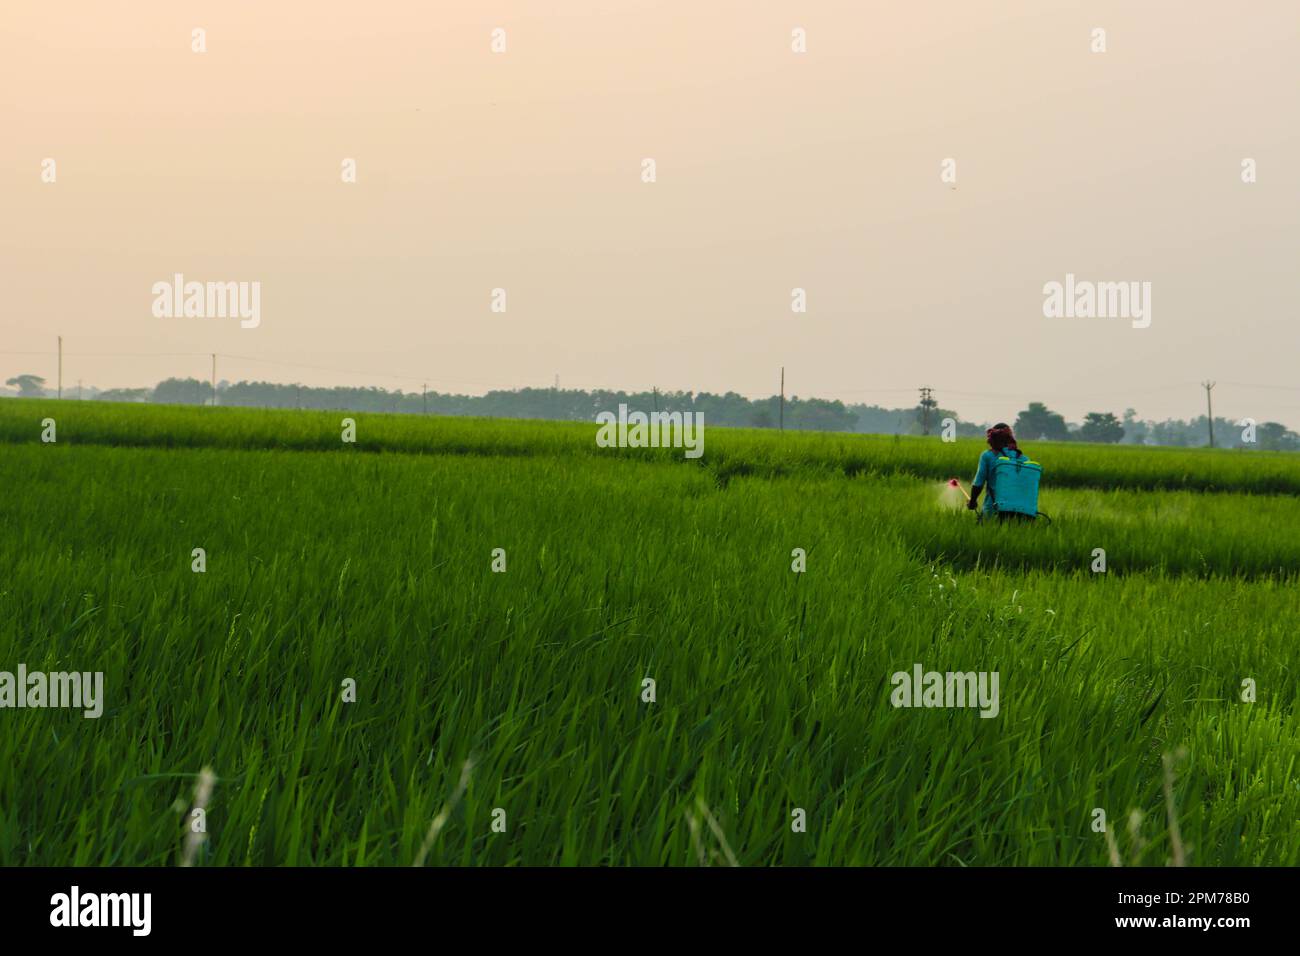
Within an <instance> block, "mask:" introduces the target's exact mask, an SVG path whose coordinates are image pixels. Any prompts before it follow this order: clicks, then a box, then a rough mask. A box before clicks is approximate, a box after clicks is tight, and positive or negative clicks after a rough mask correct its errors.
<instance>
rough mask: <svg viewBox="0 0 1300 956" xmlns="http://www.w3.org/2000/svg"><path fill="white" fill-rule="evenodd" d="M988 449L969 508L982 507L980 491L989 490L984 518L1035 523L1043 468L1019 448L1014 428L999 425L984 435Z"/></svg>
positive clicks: (969, 501) (972, 492) (984, 453)
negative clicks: (992, 516)
mask: <svg viewBox="0 0 1300 956" xmlns="http://www.w3.org/2000/svg"><path fill="white" fill-rule="evenodd" d="M984 434H985V437H987V438H988V443H989V450H988V451H986V452H983V453H982V454H981V455H980V462H979V468H978V470H976V472H975V480H974V481H972V482H971V489H970V499H969V500H968V501H967V502H966V507H967V508H969V509H970V510H971V511H974V510H975V509H976V508H977V507H979V498H980V492H981V491H983V490H984V489H985V488H988V492H989V493H988V495H987V496H986V497H985V499H984V511H983V514H982V517H985V518H987V517H989V516H990V515H997V518H998V521H1007V520H1017V521H1033V520H1034V517H1035V515H1036V514H1037V512H1038V476H1039V474H1041V472H1042V469H1041V467H1040V466H1039V465H1038V464H1037V463H1035V462H1031V461H1030V460H1029V458H1028V456H1026V455H1025V454H1024V453H1023V452H1022V451H1021V450H1020V449H1019V447H1017V445H1016V436H1015V435H1013V434H1011V426H1010V425H1008V424H1007V423H1006V422H998V423H997V424H996V425H994V426H993V427H992V428H990V429H989V430H988V431H986V432H985V433H984Z"/></svg>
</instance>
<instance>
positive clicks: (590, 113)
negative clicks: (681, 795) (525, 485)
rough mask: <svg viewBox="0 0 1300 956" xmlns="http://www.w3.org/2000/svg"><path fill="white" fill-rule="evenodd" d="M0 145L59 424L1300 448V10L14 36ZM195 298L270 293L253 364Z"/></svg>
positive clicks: (483, 11) (92, 18) (802, 6)
mask: <svg viewBox="0 0 1300 956" xmlns="http://www.w3.org/2000/svg"><path fill="white" fill-rule="evenodd" d="M196 27H197V28H202V29H204V30H205V31H206V46H207V52H205V53H195V52H193V51H192V49H191V46H192V30H193V29H194V28H196ZM497 27H500V28H503V29H504V30H505V31H506V32H505V39H506V51H505V52H504V53H493V52H492V49H491V44H492V31H493V29H494V28H497ZM797 27H799V28H803V29H804V30H806V36H807V41H806V42H807V52H806V53H804V54H798V53H795V52H793V51H792V49H791V45H792V30H794V29H795V28H797ZM1095 27H1101V28H1104V29H1105V31H1106V34H1105V42H1106V48H1107V49H1106V52H1104V53H1094V52H1092V51H1091V46H1092V44H1093V37H1092V31H1093V29H1094V28H1095ZM0 129H2V130H3V134H2V136H0V217H2V221H3V229H2V230H0V272H2V275H3V288H4V290H5V293H6V294H5V296H4V302H3V311H2V312H0V376H2V378H8V377H9V376H10V375H14V374H17V373H20V372H35V373H38V374H44V375H45V376H46V377H47V379H49V380H50V382H51V383H53V380H54V376H55V363H54V360H53V356H52V354H45V353H52V351H53V349H54V346H55V336H56V335H58V334H62V335H63V336H64V340H65V344H64V347H65V350H66V353H67V354H66V356H65V359H64V384H65V387H67V386H69V384H75V382H76V380H77V379H78V378H81V379H84V380H85V381H86V382H87V383H94V384H96V385H99V386H101V387H108V386H128V385H151V384H153V383H154V382H156V381H157V380H158V379H160V378H162V377H165V376H168V375H195V376H198V377H206V376H207V375H208V373H209V368H210V362H209V359H208V358H207V357H206V353H209V352H218V353H222V354H223V356H242V358H226V357H223V358H221V359H220V360H219V362H220V364H219V368H218V374H219V376H220V377H221V378H226V379H231V380H235V379H239V378H264V379H269V380H272V381H284V382H292V381H300V382H303V383H309V384H322V385H323V384H374V385H383V386H386V387H390V388H391V387H403V388H405V389H407V390H411V389H414V390H417V391H418V390H419V388H420V385H421V383H422V382H425V381H427V382H428V383H429V387H430V388H431V389H436V390H439V391H460V392H470V393H481V392H483V391H486V390H487V389H489V388H493V387H516V386H522V385H550V384H552V382H553V380H554V376H555V375H556V374H558V375H559V376H560V382H561V385H562V386H573V387H612V388H627V389H640V388H645V387H649V386H651V385H656V384H657V385H658V386H659V387H660V388H664V389H675V388H691V389H707V390H710V391H725V390H728V389H732V390H735V391H739V392H742V393H744V394H747V395H751V396H757V395H768V394H772V393H774V392H775V390H776V387H777V383H778V375H779V368H780V366H782V365H784V366H785V367H786V383H787V392H789V393H795V394H799V395H805V396H808V395H816V396H822V397H833V398H841V399H844V400H846V401H868V402H875V403H879V404H884V405H891V406H892V405H901V404H911V403H914V401H915V398H916V391H915V389H916V387H917V386H919V385H931V386H933V387H934V388H935V390H936V397H937V398H938V399H939V400H940V402H941V404H943V405H944V406H945V407H955V408H956V409H957V410H958V411H960V412H961V413H962V414H963V415H964V416H966V417H969V418H973V419H976V420H981V419H995V418H1007V419H1010V418H1012V417H1014V415H1015V413H1016V411H1018V410H1019V409H1020V408H1021V407H1023V405H1024V403H1025V402H1026V401H1027V400H1029V399H1044V400H1046V401H1048V403H1049V404H1051V405H1052V406H1053V407H1056V408H1058V410H1060V411H1062V412H1064V413H1065V414H1066V416H1067V417H1069V418H1071V419H1078V418H1079V417H1081V416H1082V414H1083V413H1084V412H1086V411H1090V410H1103V411H1115V412H1116V413H1119V412H1122V411H1123V409H1124V407H1125V406H1128V405H1132V406H1135V407H1136V408H1137V410H1138V412H1139V413H1140V414H1141V415H1142V416H1144V417H1156V418H1163V417H1166V416H1171V415H1172V416H1179V417H1187V416H1191V415H1195V414H1199V413H1200V412H1202V411H1203V409H1204V393H1203V391H1202V390H1201V389H1200V388H1199V385H1198V383H1199V381H1200V380H1201V379H1203V378H1212V379H1216V380H1217V381H1218V382H1219V385H1218V388H1217V389H1216V390H1215V392H1214V396H1215V411H1216V412H1217V413H1222V414H1225V415H1231V416H1246V415H1249V416H1252V417H1255V418H1258V419H1259V420H1265V419H1279V420H1281V421H1284V422H1287V423H1288V424H1291V425H1293V426H1295V425H1297V424H1300V376H1297V375H1296V371H1297V367H1298V363H1297V357H1298V354H1300V353H1298V350H1297V344H1300V291H1297V263H1298V261H1300V258H1298V255H1297V254H1298V253H1300V4H1297V3H1296V2H1294V0H1285V2H1284V0H1267V2H1258V3H1251V4H1246V5H1242V4H1230V3H1225V2H1197V3H1188V2H1185V0H1168V2H1164V0H1144V2H1140V3H1136V2H1132V0H1123V2H1119V0H1117V2H1097V0H1090V2H1052V0H1023V2H1022V0H998V2H997V3H992V4H973V3H970V2H969V0H961V2H927V0H917V2H908V3H903V2H896V3H880V4H867V3H863V2H861V0H852V2H849V0H846V2H818V3H809V2H779V0H767V2H762V3H757V2H753V0H737V2H720V0H708V2H701V3H689V4H688V3H686V2H684V0H683V2H666V0H555V2H553V3H545V4H542V3H537V2H535V0H530V2H523V0H512V2H500V3H491V2H485V0H473V2H471V0H439V2H435V0H424V2H386V0H378V2H369V3H344V2H331V0H310V2H308V0H292V2H291V0H275V2H269V0H256V2H232V0H222V2H220V3H216V2H208V3H200V2H178V0H148V2H146V0H133V2H131V3H120V4H119V3H105V2H102V0H85V2H72V3H68V2H59V3H52V2H50V0H4V4H3V11H2V12H0ZM949 157H951V158H953V159H955V160H956V172H957V181H956V184H955V185H956V188H953V187H952V185H950V184H947V183H944V182H942V181H941V179H940V172H941V166H940V164H941V163H942V161H943V160H944V159H946V158H949ZM47 158H52V159H54V160H55V162H56V164H57V167H56V169H57V180H56V182H54V183H45V182H42V179H41V174H42V161H43V160H45V159H47ZM345 158H354V159H355V160H356V164H357V182H356V183H355V184H348V183H344V182H343V181H342V177H341V164H342V163H343V160H344V159H345ZM645 158H653V159H654V160H655V163H656V173H657V181H656V182H654V183H645V182H642V160H643V159H645ZM1245 158H1252V159H1254V160H1255V161H1256V163H1257V170H1258V172H1257V176H1258V181H1257V182H1255V183H1253V184H1246V183H1243V182H1242V160H1243V159H1245ZM177 272H179V273H183V274H184V276H185V277H186V279H187V280H198V281H209V280H212V281H216V280H220V281H247V282H253V281H256V282H260V283H261V324H260V326H259V327H258V328H255V329H241V328H240V325H239V322H238V320H236V319H201V318H156V317H155V316H154V315H153V312H152V304H153V294H152V292H151V288H152V286H153V284H154V283H155V282H159V281H167V280H170V279H171V277H172V275H173V274H174V273H177ZM1067 273H1073V274H1074V275H1075V276H1076V277H1078V278H1079V279H1080V280H1091V281H1139V282H1143V281H1145V282H1150V283H1151V287H1152V293H1151V325H1150V327H1149V328H1145V329H1135V328H1133V327H1132V324H1131V322H1129V321H1128V320H1127V319H1123V318H1109V319H1100V318H1091V319H1083V318H1056V319H1049V318H1045V317H1044V315H1043V301H1044V295H1043V286H1044V284H1045V283H1047V282H1051V281H1054V280H1055V281H1064V279H1065V276H1066V274H1067ZM498 287H500V288H505V289H506V290H507V300H506V301H507V311H506V312H505V313H504V314H497V313H493V312H492V311H490V309H489V304H490V299H491V292H492V289H494V288H498ZM796 287H799V288H803V289H806V290H807V305H808V311H807V312H806V313H805V314H796V313H792V311H791V290H792V289H794V288H796ZM15 353H42V354H15ZM88 353H97V354H88ZM104 353H141V354H104ZM157 353H197V354H195V355H192V356H186V355H159V354H157ZM252 359H257V361H253V360H252ZM303 366H313V367H312V368H308V367H303ZM358 373H359V374H358ZM0 380H2V379H0ZM1265 386H1267V387H1265Z"/></svg>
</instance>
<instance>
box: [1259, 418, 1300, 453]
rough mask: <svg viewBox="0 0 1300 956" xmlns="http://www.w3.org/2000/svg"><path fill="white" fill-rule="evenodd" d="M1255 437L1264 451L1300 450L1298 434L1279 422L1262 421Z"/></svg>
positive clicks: (1299, 436)
mask: <svg viewBox="0 0 1300 956" xmlns="http://www.w3.org/2000/svg"><path fill="white" fill-rule="evenodd" d="M1257 437H1258V439H1259V447H1260V448H1262V449H1264V450H1265V451H1300V435H1297V434H1296V433H1295V432H1293V431H1291V430H1290V429H1289V428H1287V427H1286V426H1285V425H1283V424H1280V423H1279V422H1264V424H1262V425H1260V426H1259V431H1258V435H1257Z"/></svg>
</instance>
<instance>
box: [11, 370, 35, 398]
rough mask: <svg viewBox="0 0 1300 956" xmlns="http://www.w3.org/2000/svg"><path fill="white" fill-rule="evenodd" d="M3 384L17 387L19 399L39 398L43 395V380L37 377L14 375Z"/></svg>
mask: <svg viewBox="0 0 1300 956" xmlns="http://www.w3.org/2000/svg"><path fill="white" fill-rule="evenodd" d="M5 384H6V385H17V386H18V397H19V398H40V397H41V396H43V395H44V394H45V379H43V378H41V377H40V376H39V375H15V376H14V377H13V378H11V379H9V380H8V381H7V382H5Z"/></svg>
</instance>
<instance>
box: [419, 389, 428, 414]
mask: <svg viewBox="0 0 1300 956" xmlns="http://www.w3.org/2000/svg"><path fill="white" fill-rule="evenodd" d="M420 398H422V399H424V414H426V415H427V414H429V383H428V382H425V383H424V386H423V387H422V388H421V389H420Z"/></svg>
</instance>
